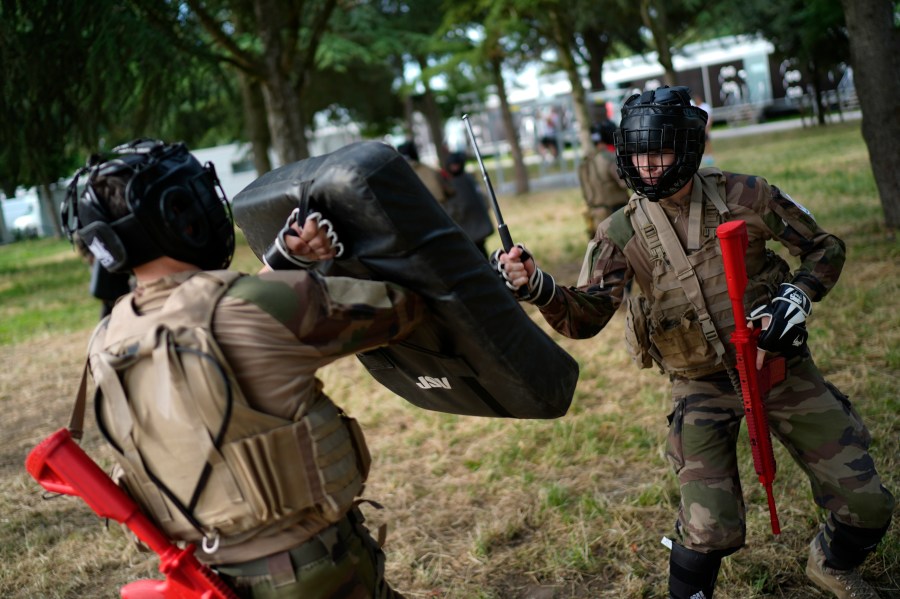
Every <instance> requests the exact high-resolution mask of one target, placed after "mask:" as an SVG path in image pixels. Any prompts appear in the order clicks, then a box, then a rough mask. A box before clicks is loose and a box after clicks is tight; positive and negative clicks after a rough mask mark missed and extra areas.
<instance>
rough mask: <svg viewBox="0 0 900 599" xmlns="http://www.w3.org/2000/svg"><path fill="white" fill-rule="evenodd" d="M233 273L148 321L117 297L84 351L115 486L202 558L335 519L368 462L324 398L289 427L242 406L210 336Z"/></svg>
mask: <svg viewBox="0 0 900 599" xmlns="http://www.w3.org/2000/svg"><path fill="white" fill-rule="evenodd" d="M239 276H240V275H239V274H237V273H233V272H229V271H216V272H201V273H197V274H196V275H194V276H192V277H191V278H190V279H188V280H187V281H185V282H184V283H182V284H181V285H179V286H178V287H177V288H175V289H174V290H173V292H172V294H171V295H170V296H169V297H168V298H167V299H166V301H165V304H164V306H163V307H162V309H161V310H158V311H155V312H151V313H148V314H145V315H139V314H137V313H135V311H134V309H133V307H132V301H131V299H132V298H131V296H126V297H125V298H123V300H122V301H120V302H119V303H118V304H117V305H116V307H115V308H114V310H113V312H112V315H111V317H110V319H109V320H108V321H105V322H106V324H105V325H104V324H101V325H100V327H98V330H97V332H96V333H95V336H94V338H93V339H92V341H91V349H90V354H89V355H90V358H89V364H90V368H91V372H92V374H93V377H94V380H95V382H96V383H97V387H98V389H97V397H96V402H95V406H96V412H97V421H98V423H99V425H100V428H101V430H102V431H103V433H104V435H105V436H106V438H107V440H108V441H109V442H110V444H111V445H112V446H113V448H114V449H115V451H116V458H117V461H118V462H119V465H120V467H121V470H122V473H123V475H124V476H123V478H122V479H121V480H120V483H121V484H123V485H124V486H125V488H126V489H127V490H128V491H129V492H130V493H131V494H132V496H133V497H134V498H135V500H136V501H138V503H139V504H140V505H141V506H142V507H143V508H144V509H145V510H146V511H147V513H148V514H149V515H150V516H151V517H152V518H153V519H154V520H155V521H156V523H157V524H158V525H159V526H160V527H161V528H162V530H163V531H165V533H166V534H167V535H168V536H169V537H170V538H172V539H175V540H180V541H188V542H193V543H202V546H203V548H204V550H205V551H207V552H208V553H213V552H215V550H216V549H217V548H218V547H219V546H220V545H219V544H220V543H221V546H222V547H225V546H231V545H235V544H238V543H240V542H242V541H245V540H247V539H249V538H251V537H254V536H256V535H258V534H259V533H260V532H261V531H263V530H266V531H277V530H282V529H284V528H286V527H288V526H291V525H292V524H295V523H297V522H300V521H302V520H303V519H304V518H305V517H309V515H310V513H316V514H318V515H321V517H323V518H324V519H326V520H327V521H329V522H336V521H338V520H339V519H340V518H341V517H342V516H343V515H344V514H345V513H346V511H347V510H348V509H349V508H350V507H351V506H352V504H353V501H354V498H356V497H357V496H358V495H359V494H360V493H361V492H362V488H363V482H364V481H365V479H366V476H367V474H368V470H369V463H370V458H369V454H368V450H367V448H366V445H365V441H364V440H363V437H362V434H361V431H360V430H359V426H358V425H357V423H356V421H355V420H353V419H351V418H349V417H347V416H346V415H344V414H343V413H342V412H341V411H340V409H339V408H338V407H337V406H335V405H334V403H332V402H331V400H330V399H328V398H327V397H326V396H325V395H322V394H320V395H319V396H318V398H317V399H316V400H315V401H314V402H313V403H312V404H311V405H309V406H308V409H307V410H306V411H305V412H304V413H303V415H302V417H300V418H298V419H297V420H295V421H291V420H287V419H284V418H280V417H276V416H272V415H270V414H265V413H263V412H259V411H257V410H255V409H254V408H253V407H251V406H250V405H249V404H248V403H247V400H246V399H245V397H244V394H243V393H242V392H241V388H240V386H239V385H238V383H237V380H236V379H235V376H234V374H233V373H232V370H231V368H230V366H229V364H228V363H227V361H226V359H225V357H224V355H223V353H222V351H221V349H220V347H219V346H218V344H217V342H216V340H215V338H214V336H213V332H212V318H213V313H214V312H215V310H216V307H217V305H218V302H219V300H220V298H221V297H222V296H223V295H224V294H225V292H226V291H227V290H228V288H229V287H230V286H231V285H232V284H233V283H234V282H235V281H236V280H237V278H238V277H239Z"/></svg>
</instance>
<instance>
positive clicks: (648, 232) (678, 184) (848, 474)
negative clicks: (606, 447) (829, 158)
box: [494, 87, 895, 599]
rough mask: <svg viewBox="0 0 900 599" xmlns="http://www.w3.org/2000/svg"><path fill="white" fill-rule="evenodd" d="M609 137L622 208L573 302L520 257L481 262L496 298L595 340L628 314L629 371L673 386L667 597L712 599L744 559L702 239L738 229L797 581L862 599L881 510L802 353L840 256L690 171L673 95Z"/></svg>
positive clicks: (780, 199) (739, 191) (724, 358)
mask: <svg viewBox="0 0 900 599" xmlns="http://www.w3.org/2000/svg"><path fill="white" fill-rule="evenodd" d="M622 113H623V117H622V122H621V127H620V129H619V132H618V133H617V136H616V153H617V161H618V165H619V169H620V173H621V174H622V176H623V177H624V178H625V179H626V181H627V182H628V185H629V187H631V188H632V189H633V190H634V192H635V193H634V194H633V195H632V197H631V199H630V200H629V203H628V205H627V206H626V207H625V208H623V209H622V210H619V211H617V212H616V213H615V214H613V215H612V216H611V217H610V218H608V219H607V220H605V221H604V222H603V223H602V224H601V226H600V227H599V229H598V230H597V233H596V235H595V236H594V238H593V240H592V241H591V242H590V244H589V246H588V250H587V254H586V256H585V262H584V266H583V269H582V273H581V276H580V277H579V281H578V283H577V285H576V286H575V287H562V286H558V285H556V283H555V281H554V280H553V277H552V276H550V275H549V274H547V273H544V272H543V271H541V270H540V269H539V268H538V267H537V266H536V264H535V262H534V260H533V259H532V258H528V259H526V261H525V262H524V263H523V262H522V260H521V255H522V249H521V248H519V247H515V248H512V249H511V250H510V251H509V252H508V253H503V252H500V251H499V250H498V252H496V253H495V255H494V257H495V261H496V264H497V267H498V269H499V271H500V273H501V275H502V276H503V278H504V279H505V280H506V282H507V286H509V287H510V288H511V289H519V288H520V287H524V288H525V289H527V293H523V294H520V297H523V296H524V298H525V299H527V300H528V301H530V302H532V303H534V304H535V305H537V306H538V307H539V308H540V311H541V314H542V315H543V316H544V318H545V319H546V320H547V322H549V323H550V324H551V325H552V326H553V327H554V328H555V329H556V330H557V331H559V332H560V333H562V334H564V335H566V336H569V337H572V338H587V337H592V336H594V335H596V334H597V333H598V332H599V331H600V330H601V329H602V328H603V327H604V326H605V325H606V324H607V323H608V322H609V320H610V319H611V318H612V317H613V315H614V314H615V313H616V311H617V310H618V308H619V306H620V304H622V302H623V290H624V289H625V285H626V284H627V283H628V282H629V281H630V280H632V279H634V280H636V281H637V283H638V286H639V287H640V290H641V294H640V295H639V296H635V297H631V298H629V299H628V300H627V308H628V309H627V311H626V315H627V318H626V321H627V327H626V328H627V333H626V341H627V344H628V346H629V348H630V349H631V350H632V354H633V356H634V358H635V360H636V361H637V363H638V364H639V365H640V366H641V367H650V366H652V365H654V364H656V365H657V366H658V367H660V368H661V369H662V370H663V371H665V372H666V373H667V374H668V375H669V377H670V379H671V382H672V412H671V413H670V414H669V423H670V427H669V437H668V443H667V456H668V459H669V461H670V462H671V464H672V466H673V468H674V470H675V473H676V475H677V477H678V481H679V484H680V489H681V506H680V510H679V513H678V519H677V524H676V535H677V538H676V542H675V543H673V546H672V552H671V555H670V568H669V589H670V591H669V592H670V596H671V597H674V598H677V599H687V598H691V599H703V598H707V599H708V598H709V597H711V596H712V593H713V588H714V586H715V582H716V578H717V575H718V570H719V566H720V563H721V560H722V558H723V557H724V556H727V555H729V554H731V553H734V552H735V551H737V550H738V549H740V548H741V547H742V546H743V544H744V536H745V529H746V523H745V506H744V502H743V496H742V492H741V484H740V480H739V477H738V465H737V460H736V456H735V447H736V441H737V436H738V429H739V426H740V421H741V418H742V416H743V408H742V401H741V399H740V397H739V396H738V394H737V393H736V391H735V385H734V379H733V376H731V375H733V367H734V363H735V358H734V354H733V348H731V347H730V344H727V343H723V340H727V339H728V336H729V334H730V333H731V332H732V331H733V330H734V322H733V315H732V312H731V309H730V305H729V301H728V298H727V286H726V283H725V280H724V272H723V271H724V267H723V264H722V259H721V252H720V250H719V247H718V243H717V240H716V239H715V228H716V227H717V226H718V225H719V224H720V223H721V222H725V221H729V220H735V219H741V220H744V221H745V222H746V223H747V229H748V235H749V247H748V249H747V252H746V265H747V274H748V278H749V283H748V286H747V293H746V295H745V298H744V301H745V308H746V311H747V314H748V315H749V318H750V320H751V321H753V322H756V323H759V324H760V326H762V327H763V329H764V330H763V332H762V333H761V335H760V337H759V339H758V345H759V348H760V358H761V359H760V361H759V362H758V367H761V366H762V365H763V359H769V358H770V357H772V356H776V355H780V356H783V357H784V358H785V359H786V364H787V378H786V380H784V381H783V382H782V383H780V384H778V385H777V386H775V387H774V388H773V389H772V390H771V392H770V393H769V394H768V397H767V398H765V405H766V408H767V415H768V421H769V426H770V429H771V431H772V433H773V434H774V435H775V436H776V437H777V438H778V439H779V440H780V441H781V442H782V444H783V445H784V446H785V447H786V448H787V450H788V451H789V452H790V454H791V455H792V456H793V458H794V459H795V460H796V461H797V462H798V464H800V466H801V467H802V468H803V470H804V472H806V474H807V476H808V477H809V480H810V483H811V485H812V490H813V494H814V498H815V502H816V503H817V504H818V505H819V506H820V507H821V508H823V509H824V510H826V511H827V512H828V515H827V517H826V519H825V521H824V523H823V524H822V528H821V531H820V532H819V533H818V534H817V535H816V536H815V537H814V538H813V539H812V542H811V544H810V551H809V559H808V562H807V574H808V576H809V577H810V579H811V580H812V581H813V582H814V583H815V584H817V585H818V586H820V587H822V588H823V589H827V590H829V591H831V592H833V593H834V594H835V595H836V596H838V597H842V598H844V597H856V598H860V597H876V596H877V595H876V594H875V592H874V591H873V590H872V588H871V587H870V586H869V585H868V584H867V583H866V582H865V581H863V580H862V579H861V578H860V577H859V575H858V573H857V571H856V568H857V566H859V565H860V564H861V563H862V562H863V561H864V560H865V558H866V556H867V555H868V554H870V553H871V552H872V551H873V550H874V549H875V547H876V546H877V544H878V543H879V541H880V540H881V538H882V537H883V536H884V534H885V533H886V531H887V528H888V526H889V523H890V519H891V514H892V511H893V508H894V505H895V501H894V498H893V496H892V495H891V493H890V492H889V491H888V490H887V489H885V488H884V487H883V486H882V484H881V480H880V478H879V476H878V473H877V472H876V469H875V465H874V463H873V461H872V458H871V457H870V455H869V452H868V447H869V443H870V436H869V432H868V431H867V429H866V427H865V425H864V424H863V422H862V420H861V419H860V417H859V414H858V413H857V412H856V410H855V409H854V408H853V406H852V405H851V403H850V401H849V400H848V399H847V397H846V396H845V395H843V394H842V393H841V392H840V391H839V390H837V389H836V388H835V387H834V386H832V385H831V384H829V383H828V382H827V381H826V380H825V379H824V378H823V376H822V374H821V373H820V372H819V371H818V370H817V368H816V366H815V363H814V362H813V359H812V357H811V355H810V352H809V349H808V347H807V344H806V339H807V331H806V327H805V324H804V323H805V319H806V317H807V316H808V314H809V312H810V307H811V302H813V301H819V300H821V299H822V298H823V297H824V296H825V295H826V294H827V293H828V291H829V290H830V289H831V288H832V287H833V286H834V285H835V283H836V282H837V278H838V276H839V274H840V272H841V268H842V266H843V263H844V257H845V250H844V244H843V243H842V242H841V241H840V240H839V239H838V238H837V237H835V236H833V235H830V234H829V233H827V232H825V231H823V230H822V229H821V227H819V225H818V224H817V223H816V221H815V219H814V218H813V216H812V215H811V214H810V213H809V212H808V211H807V210H806V209H805V208H803V207H802V206H801V205H800V204H798V203H797V202H795V201H794V200H792V199H791V198H790V197H789V196H788V195H787V194H786V193H784V192H783V191H781V190H780V189H778V188H777V187H775V186H773V185H770V184H769V183H767V182H766V181H765V180H764V179H762V178H760V177H755V176H749V175H739V174H735V173H726V172H722V171H720V170H718V169H715V168H704V169H699V164H700V160H701V157H702V155H703V134H704V126H705V123H706V114H705V113H704V112H703V111H702V110H700V109H699V108H696V107H692V106H691V105H690V95H689V93H688V90H687V88H683V87H681V88H679V87H675V88H668V87H663V88H659V89H657V90H655V92H654V91H649V92H644V93H643V94H635V95H634V96H632V97H631V98H629V99H628V100H627V101H626V102H625V105H624V107H623V111H622ZM767 240H775V241H778V242H779V243H781V244H782V245H783V246H784V247H786V248H787V249H788V250H789V251H790V253H791V254H792V255H794V256H798V257H799V258H800V261H801V263H800V267H799V268H798V269H797V270H796V271H794V273H793V274H791V273H790V272H789V268H788V266H787V264H786V263H785V262H784V261H783V260H781V258H779V257H778V256H777V255H775V254H774V253H772V252H771V251H768V250H767V249H766V247H765V244H766V241H767Z"/></svg>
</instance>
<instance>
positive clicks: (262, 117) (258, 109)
mask: <svg viewBox="0 0 900 599" xmlns="http://www.w3.org/2000/svg"><path fill="white" fill-rule="evenodd" d="M238 78H239V81H240V86H241V99H242V100H243V104H244V122H245V123H246V132H247V138H248V139H249V140H250V147H251V148H252V149H253V166H254V168H255V169H256V174H257V176H261V175H264V174H266V173H268V172H269V171H270V170H272V161H271V160H269V147H270V145H271V143H272V138H271V137H270V136H269V126H268V123H267V121H266V104H265V99H264V98H263V93H262V86H261V85H260V84H259V81H257V80H256V79H253V78H252V77H250V76H249V75H248V74H247V73H244V72H243V71H238Z"/></svg>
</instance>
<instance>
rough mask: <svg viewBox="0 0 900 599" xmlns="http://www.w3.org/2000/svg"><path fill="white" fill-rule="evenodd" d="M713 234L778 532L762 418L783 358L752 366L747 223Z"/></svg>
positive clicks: (753, 444) (751, 427) (758, 464)
mask: <svg viewBox="0 0 900 599" xmlns="http://www.w3.org/2000/svg"><path fill="white" fill-rule="evenodd" d="M716 236H717V237H718V238H719V244H720V246H721V249H722V261H723V262H724V263H725V280H726V282H727V284H728V298H729V299H730V300H731V308H732V311H733V312H734V333H732V334H731V343H732V345H734V349H735V352H736V353H737V371H738V375H739V376H740V379H741V396H742V398H743V402H744V416H745V419H746V421H747V432H748V433H749V434H750V435H749V436H750V448H751V450H752V452H753V467H754V468H755V469H756V474H757V475H758V476H759V482H761V483H762V484H763V487H765V489H766V499H767V501H768V502H769V518H770V520H771V521H772V533H773V534H776V535H777V534H780V533H781V526H780V525H779V523H778V513H777V512H776V511H775V497H774V496H773V495H772V483H773V482H774V481H775V454H774V453H773V451H772V439H771V437H770V436H769V422H768V420H766V409H765V406H764V405H763V394H764V393H765V392H766V391H768V388H769V387H770V386H771V384H772V383H773V382H776V381H773V380H772V379H773V378H777V377H778V376H779V375H780V378H782V379H783V378H784V377H783V374H784V360H783V359H781V360H779V361H778V363H777V364H776V365H775V366H776V367H777V368H779V369H780V372H779V373H772V372H769V370H765V371H757V370H756V354H757V346H756V339H757V337H759V333H760V329H753V328H752V327H750V326H749V325H748V324H747V317H746V315H745V314H744V291H745V290H746V289H747V267H746V263H745V261H744V255H745V254H746V252H747V245H748V243H749V242H748V239H747V223H745V222H744V221H742V220H737V221H731V222H727V223H725V224H722V225H719V227H717V228H716Z"/></svg>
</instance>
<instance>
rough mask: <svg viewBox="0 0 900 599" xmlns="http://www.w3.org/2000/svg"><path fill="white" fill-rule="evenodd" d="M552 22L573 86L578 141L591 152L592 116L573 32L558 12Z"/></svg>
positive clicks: (552, 16)
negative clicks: (574, 46) (573, 45)
mask: <svg viewBox="0 0 900 599" xmlns="http://www.w3.org/2000/svg"><path fill="white" fill-rule="evenodd" d="M550 22H551V27H552V29H553V38H554V41H555V42H556V49H557V51H558V52H559V57H558V59H559V62H560V64H561V65H562V67H563V70H564V71H565V72H566V75H567V76H568V78H569V84H570V85H571V86H572V104H573V106H572V109H573V110H574V111H575V119H576V120H577V121H578V143H579V144H580V145H581V151H582V152H589V153H591V151H592V149H593V147H594V144H593V143H592V142H591V116H590V110H589V109H588V103H587V94H586V93H585V92H584V85H583V84H582V83H581V75H579V74H578V67H577V65H576V64H575V59H574V58H573V57H572V46H571V39H572V32H571V31H567V30H566V29H565V27H564V25H563V23H562V20H561V19H560V18H559V15H557V14H556V13H551V14H550Z"/></svg>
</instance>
